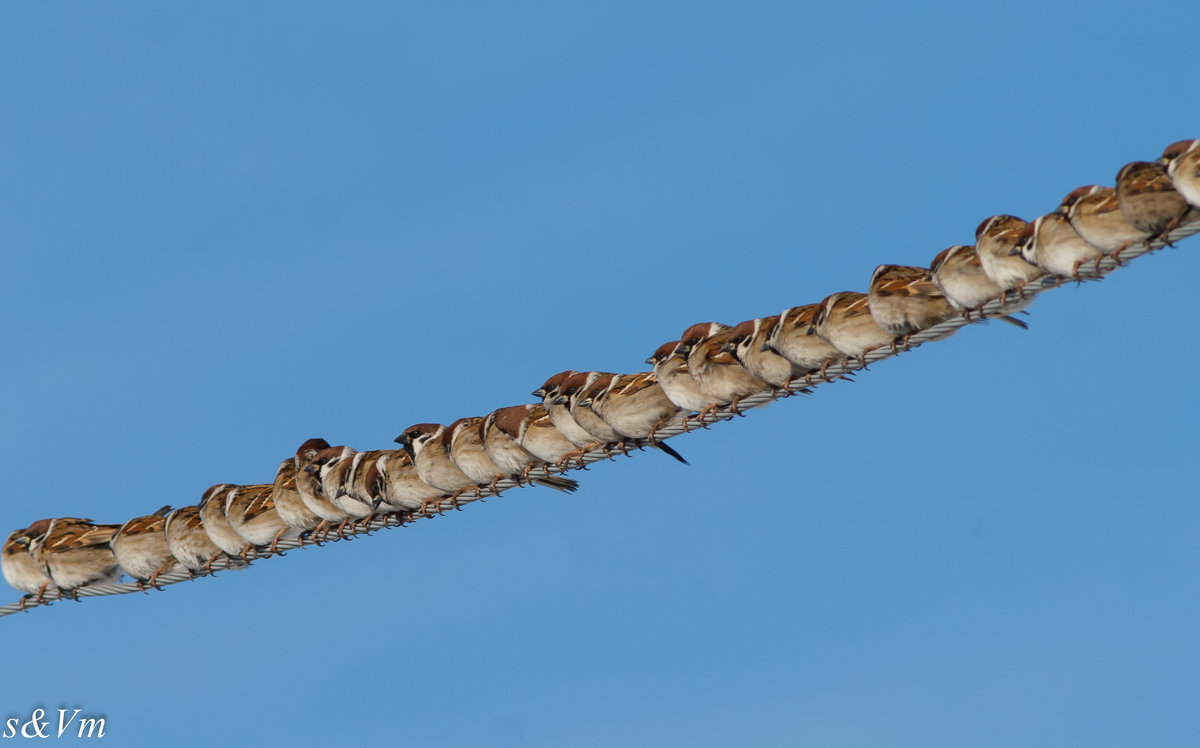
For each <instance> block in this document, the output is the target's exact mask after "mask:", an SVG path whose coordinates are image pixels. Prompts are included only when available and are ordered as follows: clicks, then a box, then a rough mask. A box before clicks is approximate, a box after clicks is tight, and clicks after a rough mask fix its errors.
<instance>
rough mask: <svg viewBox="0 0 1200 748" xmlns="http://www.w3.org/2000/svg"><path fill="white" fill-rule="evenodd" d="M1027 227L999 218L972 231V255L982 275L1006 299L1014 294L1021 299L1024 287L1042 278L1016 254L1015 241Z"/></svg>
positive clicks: (1015, 220)
mask: <svg viewBox="0 0 1200 748" xmlns="http://www.w3.org/2000/svg"><path fill="white" fill-rule="evenodd" d="M1026 225H1027V223H1026V221H1024V220H1023V219H1020V218H1017V217H1016V216H1010V215H1004V214H1002V215H996V216H992V217H991V218H985V219H984V220H983V222H982V223H980V224H979V227H978V228H976V229H975V252H976V253H977V254H978V255H979V261H980V263H982V265H983V272H984V273H986V274H987V277H988V278H990V279H991V280H992V283H995V284H996V285H997V286H999V287H1000V291H1001V293H1002V294H1004V295H1005V296H1007V293H1008V292H1009V291H1016V292H1017V296H1018V297H1020V298H1024V295H1023V294H1022V292H1021V289H1023V288H1024V287H1025V284H1026V283H1029V282H1030V281H1032V280H1034V279H1035V278H1040V277H1041V276H1042V271H1041V269H1040V268H1039V267H1037V266H1036V265H1032V264H1030V263H1029V262H1026V261H1025V258H1024V257H1021V254H1020V252H1019V251H1018V250H1017V237H1018V235H1020V233H1021V230H1022V229H1024V228H1025V226H1026Z"/></svg>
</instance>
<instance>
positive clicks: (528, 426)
mask: <svg viewBox="0 0 1200 748" xmlns="http://www.w3.org/2000/svg"><path fill="white" fill-rule="evenodd" d="M516 407H520V408H524V413H523V415H522V417H521V421H520V423H519V424H517V425H516V429H515V433H513V429H512V424H511V422H510V419H509V418H507V417H506V418H505V419H504V421H503V424H502V425H501V424H497V426H498V427H499V428H500V429H501V430H502V431H504V433H506V434H508V435H509V436H511V437H512V438H514V439H516V440H517V444H520V445H521V446H522V447H524V448H525V449H526V450H527V451H528V452H529V453H530V454H532V455H533V456H534V457H537V458H538V459H539V460H541V461H542V462H543V463H545V464H546V465H547V466H549V465H559V466H561V465H562V463H563V462H564V461H566V460H568V459H569V458H570V457H571V456H572V455H576V454H579V455H582V453H581V452H579V450H578V448H577V447H576V446H575V443H574V442H572V441H571V440H570V439H568V438H567V437H565V436H563V433H562V432H561V431H559V430H558V427H557V426H555V425H554V422H553V421H552V420H550V413H549V411H547V410H546V406H545V405H542V404H541V403H538V404H537V405H523V406H516ZM546 475H549V471H548V470H547V471H546Z"/></svg>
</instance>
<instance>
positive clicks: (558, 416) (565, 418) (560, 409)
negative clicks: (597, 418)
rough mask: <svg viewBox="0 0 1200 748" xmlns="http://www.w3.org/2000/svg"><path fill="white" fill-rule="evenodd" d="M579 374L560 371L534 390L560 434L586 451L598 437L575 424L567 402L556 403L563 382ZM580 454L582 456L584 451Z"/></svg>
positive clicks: (535, 395)
mask: <svg viewBox="0 0 1200 748" xmlns="http://www.w3.org/2000/svg"><path fill="white" fill-rule="evenodd" d="M578 373H579V372H576V371H560V372H559V373H557V374H555V375H554V376H552V377H550V378H549V379H547V380H546V383H545V384H543V385H542V386H541V387H538V388H537V389H536V390H534V391H533V396H534V397H540V398H542V406H543V407H544V408H545V409H546V413H547V414H548V415H549V416H550V422H551V423H553V424H554V427H555V428H556V429H558V431H559V433H560V434H562V435H563V436H565V437H566V438H567V440H568V441H570V442H571V443H572V444H574V445H575V446H576V447H578V448H579V449H580V450H584V449H586V448H589V447H591V446H592V445H594V444H595V443H596V437H594V436H592V435H591V434H590V433H589V432H588V431H587V429H585V428H584V427H583V426H580V425H579V424H578V423H576V422H575V418H574V417H573V416H572V415H571V409H570V408H569V407H568V406H567V404H566V401H565V400H564V401H563V402H556V401H557V400H558V396H559V394H560V393H561V392H562V386H563V382H566V381H567V380H568V379H569V378H571V377H572V376H573V375H575V374H578ZM580 454H582V451H581V452H580Z"/></svg>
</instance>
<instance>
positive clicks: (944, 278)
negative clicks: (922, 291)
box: [929, 244, 1029, 330]
mask: <svg viewBox="0 0 1200 748" xmlns="http://www.w3.org/2000/svg"><path fill="white" fill-rule="evenodd" d="M929 272H930V274H931V278H932V279H933V284H934V285H935V286H937V287H938V289H939V290H941V292H942V294H944V295H945V297H946V300H947V301H949V302H950V304H951V305H952V306H953V307H954V308H955V309H957V310H959V311H961V312H963V313H964V314H965V315H966V317H967V319H970V318H971V313H972V312H974V311H975V310H977V309H979V307H981V306H983V305H984V304H986V303H987V302H989V301H991V300H992V299H996V298H999V297H1000V294H1001V291H1000V286H997V285H996V284H995V283H993V282H992V279H991V278H989V277H987V273H985V272H983V263H982V262H980V261H979V255H978V254H977V253H976V252H975V247H974V246H972V245H970V244H955V245H954V246H953V247H947V248H946V249H943V250H942V251H941V252H938V254H937V256H936V257H934V258H933V262H932V263H930V265H929ZM1017 308H1018V306H1017V305H1011V306H1009V309H1012V310H1013V311H1016V310H1017ZM981 316H982V315H981ZM989 316H994V318H995V319H999V320H1003V321H1004V322H1007V323H1009V324H1010V325H1016V326H1017V327H1020V328H1021V329H1022V330H1028V329H1029V325H1027V324H1025V323H1024V322H1022V321H1021V320H1019V319H1017V318H1016V317H1012V316H1009V315H1007V314H999V315H989Z"/></svg>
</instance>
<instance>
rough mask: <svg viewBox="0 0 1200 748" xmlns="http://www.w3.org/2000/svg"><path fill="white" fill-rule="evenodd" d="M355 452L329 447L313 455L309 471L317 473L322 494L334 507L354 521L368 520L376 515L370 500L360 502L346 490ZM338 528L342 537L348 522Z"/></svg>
mask: <svg viewBox="0 0 1200 748" xmlns="http://www.w3.org/2000/svg"><path fill="white" fill-rule="evenodd" d="M354 454H355V452H354V450H353V449H351V448H350V447H328V448H326V449H322V450H320V451H319V452H317V453H316V454H315V455H313V460H312V464H311V465H309V466H308V468H307V469H308V470H310V471H313V472H314V473H316V475H317V477H318V478H320V480H321V493H323V494H324V495H325V497H326V498H327V499H329V500H330V501H331V502H333V505H334V506H336V507H337V508H338V509H340V510H342V511H343V512H345V513H346V514H348V515H350V517H352V518H354V519H360V520H361V519H366V518H367V517H370V516H371V515H372V514H374V510H373V509H372V508H371V502H370V501H369V500H365V501H363V500H359V499H358V498H357V497H355V496H351V495H350V494H349V492H347V490H346V475H347V474H348V473H349V472H350V468H351V467H352V466H353V465H354ZM350 521H351V520H345V521H343V522H342V524H341V525H340V526H339V527H338V534H339V535H341V533H342V531H343V529H344V528H345V525H346V523H347V522H350Z"/></svg>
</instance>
